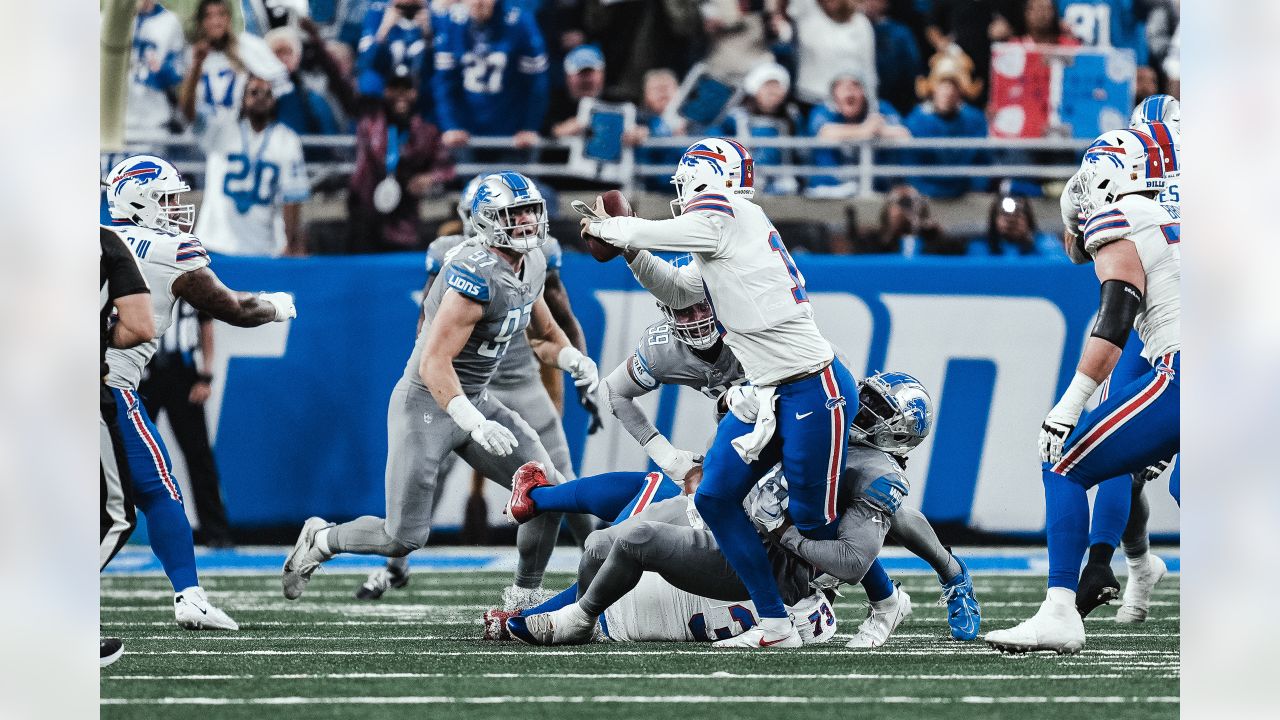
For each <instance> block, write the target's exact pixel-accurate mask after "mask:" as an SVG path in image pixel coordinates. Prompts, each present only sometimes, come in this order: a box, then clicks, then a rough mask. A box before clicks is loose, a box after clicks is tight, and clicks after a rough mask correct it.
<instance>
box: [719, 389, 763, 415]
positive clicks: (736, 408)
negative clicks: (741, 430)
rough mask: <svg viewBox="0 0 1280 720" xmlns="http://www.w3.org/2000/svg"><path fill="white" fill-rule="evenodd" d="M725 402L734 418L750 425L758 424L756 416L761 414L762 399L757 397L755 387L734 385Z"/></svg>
mask: <svg viewBox="0 0 1280 720" xmlns="http://www.w3.org/2000/svg"><path fill="white" fill-rule="evenodd" d="M724 402H725V405H727V406H728V407H729V412H731V413H733V416H734V417H736V418H738V419H739V420H741V421H742V422H744V423H747V424H748V425H755V424H756V416H757V415H759V414H760V398H757V397H756V389H755V387H753V386H751V385H734V386H733V387H731V388H729V391H728V392H726V393H725V394H724Z"/></svg>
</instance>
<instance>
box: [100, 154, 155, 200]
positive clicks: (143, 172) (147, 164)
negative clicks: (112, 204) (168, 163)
mask: <svg viewBox="0 0 1280 720" xmlns="http://www.w3.org/2000/svg"><path fill="white" fill-rule="evenodd" d="M162 170H163V169H162V168H161V167H160V166H159V165H157V164H156V163H154V162H151V161H150V160H143V161H141V162H139V163H137V164H136V165H132V166H130V167H128V168H125V170H124V171H123V172H120V173H118V174H117V175H116V176H115V177H113V178H111V194H113V195H119V194H120V191H121V190H122V189H123V188H125V187H126V186H127V185H129V183H137V184H138V185H146V184H147V183H149V182H151V181H152V180H155V179H156V178H158V177H160V173H161V172H162Z"/></svg>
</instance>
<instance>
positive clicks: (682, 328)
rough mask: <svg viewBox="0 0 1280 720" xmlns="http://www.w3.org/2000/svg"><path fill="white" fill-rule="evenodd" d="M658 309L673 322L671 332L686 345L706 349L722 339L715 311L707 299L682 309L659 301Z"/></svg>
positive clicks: (668, 320)
mask: <svg viewBox="0 0 1280 720" xmlns="http://www.w3.org/2000/svg"><path fill="white" fill-rule="evenodd" d="M658 309H659V310H661V311H662V315H663V316H664V317H665V318H666V319H667V322H668V323H670V324H671V334H673V335H675V336H676V339H677V340H679V341H680V342H682V343H684V344H685V345H688V346H689V347H691V348H694V349H695V350H706V349H707V348H710V347H712V346H713V345H715V344H716V342H717V341H719V340H720V330H719V328H717V327H716V314H715V311H714V310H712V309H711V303H709V302H707V301H706V300H700V301H698V302H696V303H694V304H692V305H690V306H689V307H686V308H680V309H676V308H673V307H671V306H670V305H664V304H662V303H658Z"/></svg>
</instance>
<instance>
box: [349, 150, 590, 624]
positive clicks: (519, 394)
mask: <svg viewBox="0 0 1280 720" xmlns="http://www.w3.org/2000/svg"><path fill="white" fill-rule="evenodd" d="M485 177H486V176H485V175H477V176H476V177H474V178H472V180H471V181H470V182H469V183H467V186H466V188H464V190H463V193H462V199H461V200H460V201H459V202H458V216H459V217H460V218H461V219H462V223H463V226H462V227H463V234H461V235H447V236H444V237H439V238H436V239H435V241H434V242H432V243H431V246H430V247H429V248H427V283H426V286H425V287H424V288H423V291H422V297H423V299H424V300H425V299H426V297H427V296H428V295H430V293H431V285H432V284H433V283H434V282H435V281H436V278H437V277H439V275H440V270H441V268H443V267H444V266H445V264H446V263H447V262H448V261H449V260H451V259H453V254H454V251H455V248H458V247H460V246H462V244H463V243H465V242H466V240H467V238H468V237H470V236H471V235H472V234H473V232H474V231H473V229H472V227H471V201H472V200H473V199H474V198H475V193H476V190H477V189H478V188H479V187H480V183H481V182H483V181H484V178H485ZM542 253H543V255H545V256H546V258H547V279H546V284H545V288H544V290H543V298H544V299H545V300H546V301H547V309H549V310H550V311H551V315H552V317H554V318H555V321H556V324H557V325H559V326H560V329H561V330H563V331H564V334H565V336H567V337H568V338H569V344H571V345H573V347H575V348H577V349H578V350H579V351H580V352H582V353H584V354H585V353H586V351H587V342H586V338H585V337H583V334H582V326H581V325H580V324H578V318H577V317H575V316H574V314H573V306H572V305H570V303H569V293H568V291H566V290H565V287H564V282H563V281H562V280H561V279H560V264H561V255H560V241H559V240H556V239H555V238H554V237H552V236H550V235H548V236H547V241H546V243H545V244H544V245H543V246H542ZM425 309H426V307H425V305H424V306H423V308H422V312H420V313H419V314H418V330H419V331H421V329H422V322H423V320H424V319H425V317H426V316H425ZM578 390H579V392H578V402H579V403H580V404H581V405H582V407H583V409H585V410H586V411H587V413H588V414H589V415H590V416H591V425H590V426H589V427H588V430H587V432H588V433H592V432H595V431H596V430H597V429H598V428H599V427H600V414H599V410H598V409H597V408H596V403H595V400H594V399H593V396H592V395H591V394H590V393H586V392H582V388H579V389H578ZM489 391H490V392H491V393H492V394H493V397H495V398H497V399H498V400H499V401H501V402H502V404H503V405H506V406H507V408H508V409H510V410H511V411H512V412H514V413H515V414H516V415H519V416H520V417H521V418H522V419H523V420H524V421H525V422H527V423H529V425H530V427H532V428H533V431H534V433H536V434H537V436H538V439H539V440H541V441H542V446H543V447H545V448H546V450H547V456H548V457H550V458H551V464H552V466H553V467H555V468H556V469H557V470H559V471H560V474H561V475H563V476H564V477H565V478H566V479H568V480H572V479H573V478H574V477H575V474H574V472H573V461H572V459H571V458H570V457H569V442H568V440H567V439H566V438H565V435H564V426H563V425H562V424H561V422H560V413H559V412H558V411H557V410H556V405H555V401H553V400H552V399H551V396H550V394H548V392H547V388H546V387H545V386H544V385H543V384H542V378H541V377H540V375H539V371H538V363H537V360H536V358H534V355H533V351H532V350H531V349H530V347H529V341H528V339H527V338H526V337H525V336H524V335H521V334H517V335H516V336H514V337H513V338H512V339H511V344H510V345H508V346H507V352H506V354H505V355H504V356H503V357H502V361H501V362H499V363H498V369H497V371H495V372H494V375H493V379H492V380H490V381H489ZM456 457H457V456H456V455H450V456H449V457H448V458H446V459H445V462H444V464H442V465H441V466H440V470H439V471H438V472H437V474H436V476H437V477H438V478H446V477H448V476H449V473H450V471H451V470H452V469H453V461H454V459H455V458H456ZM442 487H443V483H438V484H437V493H438V492H439V489H440V488H442ZM565 521H566V522H567V523H568V524H569V529H570V530H571V531H572V532H573V535H574V537H577V538H579V542H583V541H585V540H586V539H587V536H588V535H590V534H591V531H592V530H594V529H595V528H594V527H592V525H591V522H590V520H589V518H586V517H583V516H580V515H576V514H575V515H570V516H568V517H567V518H565ZM408 582H409V557H408V556H407V555H406V556H404V557H399V558H388V559H387V565H386V567H385V568H379V569H377V570H375V571H373V572H372V573H371V574H370V575H369V577H368V579H366V580H365V581H364V582H363V583H362V584H361V585H360V587H359V588H357V589H356V598H358V599H360V600H376V599H377V598H379V597H382V595H383V593H385V592H386V591H387V590H388V589H391V588H401V587H404V586H405V585H406V584H408Z"/></svg>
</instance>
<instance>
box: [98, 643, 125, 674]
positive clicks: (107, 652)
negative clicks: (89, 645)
mask: <svg viewBox="0 0 1280 720" xmlns="http://www.w3.org/2000/svg"><path fill="white" fill-rule="evenodd" d="M121 655H124V643H122V642H120V638H98V667H100V668H104V667H106V666H108V665H110V664H111V663H113V662H115V661H117V660H119V659H120V656H121Z"/></svg>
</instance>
